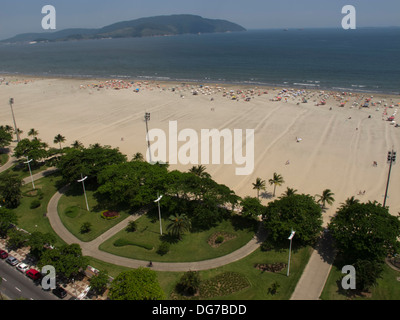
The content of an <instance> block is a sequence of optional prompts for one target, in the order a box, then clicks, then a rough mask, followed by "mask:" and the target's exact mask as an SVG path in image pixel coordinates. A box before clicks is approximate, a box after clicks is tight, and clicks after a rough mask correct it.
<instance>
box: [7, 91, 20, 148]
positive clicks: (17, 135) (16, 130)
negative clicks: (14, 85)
mask: <svg viewBox="0 0 400 320" xmlns="http://www.w3.org/2000/svg"><path fill="white" fill-rule="evenodd" d="M9 102H10V107H11V114H12V117H13V121H14V129H15V135H16V137H17V142H19V133H18V128H17V123H16V122H15V116H14V110H13V104H14V98H10V101H9Z"/></svg>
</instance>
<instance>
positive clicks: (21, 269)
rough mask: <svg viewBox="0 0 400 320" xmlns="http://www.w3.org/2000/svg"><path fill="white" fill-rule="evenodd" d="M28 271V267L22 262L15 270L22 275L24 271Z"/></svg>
mask: <svg viewBox="0 0 400 320" xmlns="http://www.w3.org/2000/svg"><path fill="white" fill-rule="evenodd" d="M28 269H29V266H28V265H27V264H25V263H23V262H21V263H19V264H18V265H17V270H18V271H21V272H22V273H25V272H26V271H28Z"/></svg>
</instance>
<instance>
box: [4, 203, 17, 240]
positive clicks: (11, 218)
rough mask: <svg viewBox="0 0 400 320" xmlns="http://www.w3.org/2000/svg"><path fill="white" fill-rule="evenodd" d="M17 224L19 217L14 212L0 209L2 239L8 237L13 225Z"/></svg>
mask: <svg viewBox="0 0 400 320" xmlns="http://www.w3.org/2000/svg"><path fill="white" fill-rule="evenodd" d="M17 223H18V217H17V215H16V214H15V212H14V211H12V210H9V209H7V208H5V207H0V235H1V236H2V237H6V236H7V232H8V230H9V228H10V225H11V224H13V225H17Z"/></svg>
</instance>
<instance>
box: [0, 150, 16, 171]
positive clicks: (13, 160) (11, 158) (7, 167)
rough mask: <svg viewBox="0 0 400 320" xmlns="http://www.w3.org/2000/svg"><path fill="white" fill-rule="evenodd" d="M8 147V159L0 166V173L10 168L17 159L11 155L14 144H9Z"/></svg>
mask: <svg viewBox="0 0 400 320" xmlns="http://www.w3.org/2000/svg"><path fill="white" fill-rule="evenodd" d="M8 149H9V151H8V155H9V158H8V161H7V162H6V163H5V164H4V165H2V166H0V173H2V172H4V171H6V170H8V169H10V168H11V167H12V166H13V165H14V164H15V162H16V161H17V159H16V158H14V157H13V156H12V153H13V150H14V146H9V147H8Z"/></svg>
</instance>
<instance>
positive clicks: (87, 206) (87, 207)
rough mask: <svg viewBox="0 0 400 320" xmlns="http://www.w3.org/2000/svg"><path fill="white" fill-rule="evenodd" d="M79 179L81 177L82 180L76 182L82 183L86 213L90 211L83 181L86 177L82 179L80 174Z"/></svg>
mask: <svg viewBox="0 0 400 320" xmlns="http://www.w3.org/2000/svg"><path fill="white" fill-rule="evenodd" d="M81 177H82V179H81V180H78V182H82V186H83V193H84V195H85V201H86V209H87V211H90V210H89V204H88V201H87V197H86V189H85V180H86V179H87V176H86V177H83V175H82V173H81Z"/></svg>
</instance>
